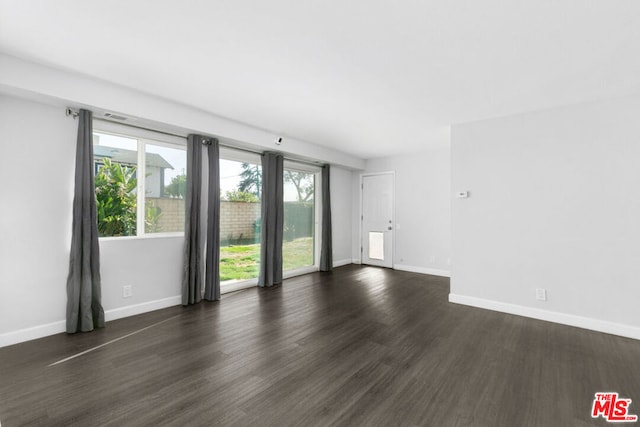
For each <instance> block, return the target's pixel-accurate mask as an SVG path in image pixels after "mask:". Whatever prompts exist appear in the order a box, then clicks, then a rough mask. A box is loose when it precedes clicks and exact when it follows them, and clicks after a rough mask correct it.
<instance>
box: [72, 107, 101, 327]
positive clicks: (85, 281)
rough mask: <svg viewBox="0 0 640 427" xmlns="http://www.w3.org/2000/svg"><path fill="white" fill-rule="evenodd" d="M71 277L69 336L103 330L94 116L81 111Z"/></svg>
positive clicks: (77, 150) (74, 198) (79, 115)
mask: <svg viewBox="0 0 640 427" xmlns="http://www.w3.org/2000/svg"><path fill="white" fill-rule="evenodd" d="M72 224H73V225H72V234H71V252H70V256H69V276H68V277H67V333H70V334H73V333H76V332H79V331H81V332H87V331H92V330H93V329H94V328H102V327H104V310H103V308H102V304H101V301H100V300H101V290H100V248H99V246H98V218H97V214H96V193H95V188H94V176H93V114H92V113H91V111H87V110H80V112H79V114H78V140H77V145H76V171H75V188H74V195H73V223H72Z"/></svg>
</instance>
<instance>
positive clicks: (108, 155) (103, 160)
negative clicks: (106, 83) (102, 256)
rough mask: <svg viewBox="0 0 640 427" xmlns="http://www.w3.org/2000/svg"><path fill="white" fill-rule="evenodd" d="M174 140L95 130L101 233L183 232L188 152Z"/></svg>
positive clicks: (95, 161) (95, 162)
mask: <svg viewBox="0 0 640 427" xmlns="http://www.w3.org/2000/svg"><path fill="white" fill-rule="evenodd" d="M149 133H150V132H145V134H149ZM175 140H178V141H181V142H182V144H180V145H179V144H176V143H175ZM175 140H173V141H172V142H166V141H161V140H154V139H150V138H148V136H147V135H145V136H144V137H140V136H138V135H133V136H132V135H126V134H117V133H111V132H106V131H102V130H99V131H96V132H94V134H93V157H94V165H95V167H94V170H95V189H96V206H97V212H98V235H99V236H100V237H121V236H144V235H151V234H158V233H176V232H179V233H181V232H183V231H184V211H185V208H184V196H185V188H186V173H187V170H186V169H187V155H186V146H185V145H184V141H183V140H181V139H180V138H175Z"/></svg>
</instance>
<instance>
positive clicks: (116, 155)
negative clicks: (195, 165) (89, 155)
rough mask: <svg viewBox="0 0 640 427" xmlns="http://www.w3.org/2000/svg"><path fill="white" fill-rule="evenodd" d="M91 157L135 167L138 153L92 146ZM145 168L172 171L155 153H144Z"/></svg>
mask: <svg viewBox="0 0 640 427" xmlns="http://www.w3.org/2000/svg"><path fill="white" fill-rule="evenodd" d="M93 157H94V158H100V159H102V158H104V157H108V158H110V159H111V160H112V161H114V162H117V163H127V164H130V165H135V164H136V163H138V152H137V151H135V150H125V149H124V148H115V147H109V146H107V145H94V146H93ZM146 159H147V166H155V167H158V168H163V169H173V166H171V164H170V163H169V162H167V161H166V160H165V159H164V157H162V156H161V155H160V154H156V153H146Z"/></svg>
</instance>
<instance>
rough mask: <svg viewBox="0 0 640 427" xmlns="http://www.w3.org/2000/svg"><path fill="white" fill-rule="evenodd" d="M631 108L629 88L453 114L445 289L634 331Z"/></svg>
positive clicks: (635, 172) (639, 137)
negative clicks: (480, 115) (465, 194)
mask: <svg viewBox="0 0 640 427" xmlns="http://www.w3.org/2000/svg"><path fill="white" fill-rule="evenodd" d="M639 117H640V97H632V98H626V99H617V100H611V101H607V102H599V103H592V104H584V105H579V106H573V107H567V108H562V109H554V110H549V111H542V112H536V113H529V114H523V115H518V116H512V117H506V118H500V119H495V120H485V121H481V122H476V123H469V124H463V125H458V126H454V127H453V129H452V172H453V174H452V176H453V181H452V182H453V184H452V186H453V188H452V190H453V191H454V192H455V191H463V190H468V191H470V194H471V197H470V198H468V199H454V200H453V205H452V222H453V237H452V245H453V268H452V281H451V297H450V299H451V301H454V302H460V303H465V304H470V305H475V306H480V307H485V308H490V309H495V310H500V311H506V312H512V313H515V314H522V315H526V316H531V317H537V318H541V319H546V320H551V321H557V322H561V323H567V324H573V325H576V326H582V327H587V328H591V329H595V330H600V331H604V332H611V333H616V334H620V335H626V336H631V337H635V338H640V310H638V301H640V286H638V283H639V281H638V280H639V278H640V262H639V260H640V226H639V224H640V222H639V218H640V198H639V197H638V183H639V182H640V163H639V159H640V120H639V119H638V118H639ZM536 288H544V289H546V290H547V292H548V300H547V301H546V302H541V301H536V299H535V289H536Z"/></svg>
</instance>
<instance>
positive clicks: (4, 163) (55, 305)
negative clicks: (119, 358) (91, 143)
mask: <svg viewBox="0 0 640 427" xmlns="http://www.w3.org/2000/svg"><path fill="white" fill-rule="evenodd" d="M35 123H37V125H35ZM77 126H78V125H77V122H74V121H73V120H68V119H67V118H66V117H65V116H64V112H63V111H60V110H59V109H54V108H51V107H47V106H44V105H40V104H34V103H31V102H26V101H20V100H17V99H14V98H10V97H6V96H2V95H0V149H1V151H2V160H1V166H0V183H2V184H1V186H0V200H1V203H0V345H3V344H4V343H5V342H6V340H8V339H9V337H5V334H8V333H10V332H12V331H16V330H20V329H26V328H33V327H38V326H42V325H46V324H49V323H51V322H56V321H59V320H61V319H64V315H65V306H66V299H67V298H66V279H67V273H68V268H69V248H70V246H71V204H72V200H73V186H72V184H71V183H72V182H73V170H74V161H75V139H76V132H77ZM59 329H60V328H59V327H58V328H57V330H59ZM54 330H56V328H54ZM57 330H56V331H57ZM62 330H64V324H62Z"/></svg>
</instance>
